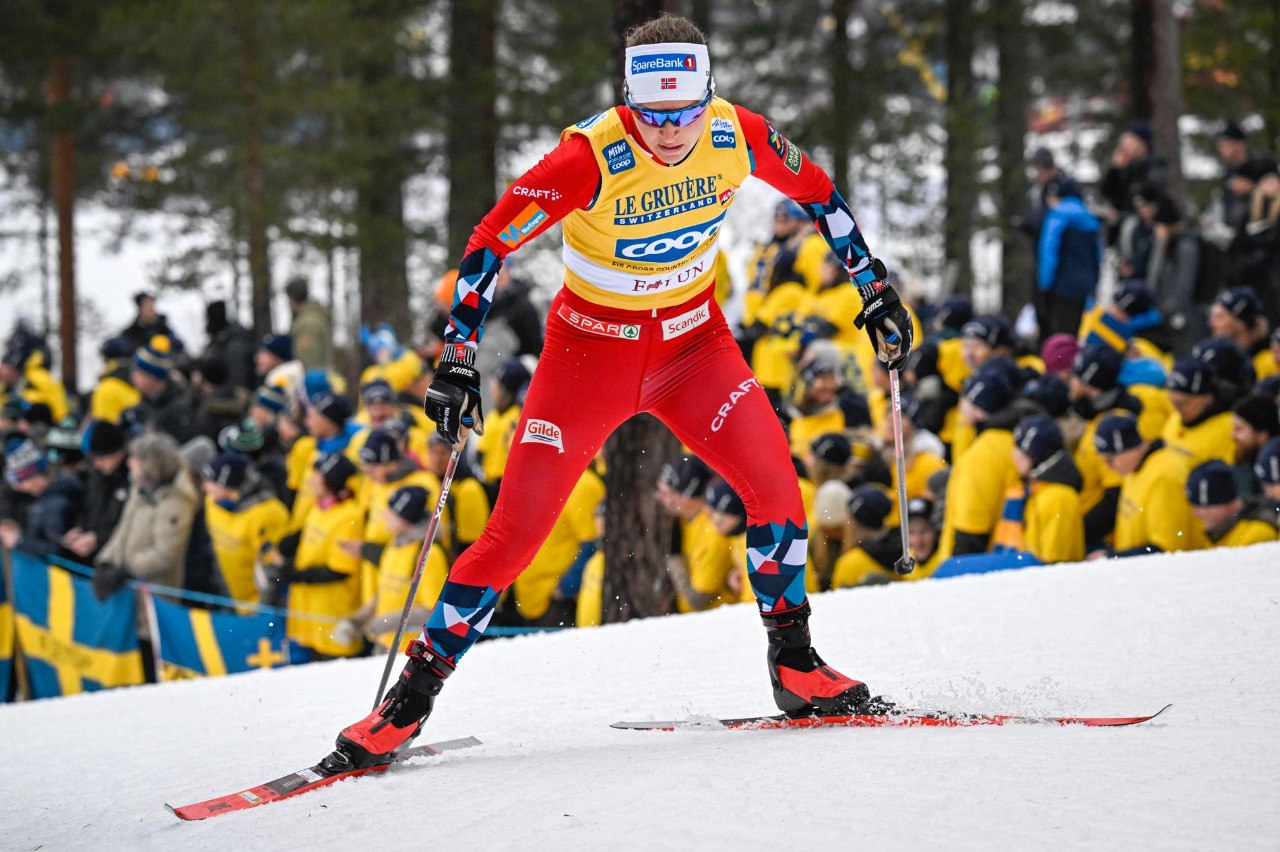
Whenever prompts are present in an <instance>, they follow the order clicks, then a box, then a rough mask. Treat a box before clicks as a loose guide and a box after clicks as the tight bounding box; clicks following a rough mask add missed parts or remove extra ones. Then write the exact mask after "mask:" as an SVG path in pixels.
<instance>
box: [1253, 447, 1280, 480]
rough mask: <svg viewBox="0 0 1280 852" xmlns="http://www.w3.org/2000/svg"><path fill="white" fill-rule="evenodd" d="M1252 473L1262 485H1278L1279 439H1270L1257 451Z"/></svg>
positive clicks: (1279, 464)
mask: <svg viewBox="0 0 1280 852" xmlns="http://www.w3.org/2000/svg"><path fill="white" fill-rule="evenodd" d="M1253 473H1254V475H1255V476H1257V477H1258V481H1259V482H1261V483H1262V484H1263V485H1280V438H1272V439H1271V440H1270V441H1267V442H1266V443H1265V444H1263V445H1262V449H1260V450H1258V457H1257V458H1256V459H1254V461H1253Z"/></svg>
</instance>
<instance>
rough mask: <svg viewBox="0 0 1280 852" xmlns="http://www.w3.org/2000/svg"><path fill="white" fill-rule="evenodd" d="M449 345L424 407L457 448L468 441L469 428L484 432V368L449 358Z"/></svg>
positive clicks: (441, 432)
mask: <svg viewBox="0 0 1280 852" xmlns="http://www.w3.org/2000/svg"><path fill="white" fill-rule="evenodd" d="M448 352H449V347H448V346H447V345H446V347H445V353H446V354H445V355H442V356H441V358H440V365H439V366H438V367H437V368H436V375H435V378H434V379H432V380H431V384H430V385H429V386H428V387H427V397H426V399H424V400H423V402H422V407H423V408H424V409H425V410H426V412H427V417H430V418H431V420H432V421H433V422H434V423H435V424H436V431H437V432H439V433H440V434H441V435H442V436H443V437H444V439H445V440H446V441H448V442H449V443H450V444H451V445H453V446H454V447H458V446H459V445H460V444H463V443H465V442H466V439H467V433H468V431H472V432H475V433H476V434H477V435H483V434H484V410H483V409H482V408H481V405H480V371H479V370H477V369H476V368H475V367H472V366H471V365H470V364H467V363H464V362H462V361H453V360H448V359H447V355H448Z"/></svg>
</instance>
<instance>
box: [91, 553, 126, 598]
mask: <svg viewBox="0 0 1280 852" xmlns="http://www.w3.org/2000/svg"><path fill="white" fill-rule="evenodd" d="M128 579H129V572H128V571H126V570H125V569H124V568H122V567H121V566H119V565H111V564H108V563H105V562H102V563H99V564H98V566H97V567H96V568H94V571H93V580H92V583H93V596H94V597H95V598H97V599H98V600H100V601H105V600H106V599H107V598H109V597H111V596H112V595H114V594H115V593H116V592H118V591H120V589H121V588H123V587H124V584H125V581H126V580H128Z"/></svg>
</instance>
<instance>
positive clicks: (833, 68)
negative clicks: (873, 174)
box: [827, 0, 858, 203]
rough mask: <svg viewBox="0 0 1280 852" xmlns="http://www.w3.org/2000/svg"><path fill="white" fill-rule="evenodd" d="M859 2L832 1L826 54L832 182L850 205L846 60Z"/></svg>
mask: <svg viewBox="0 0 1280 852" xmlns="http://www.w3.org/2000/svg"><path fill="white" fill-rule="evenodd" d="M857 6H858V0H832V3H831V18H832V29H831V46H830V47H829V48H828V51H827V59H828V66H829V67H828V75H829V78H830V81H831V121H830V122H829V127H828V133H829V138H828V142H829V143H830V145H831V163H832V171H831V180H832V182H833V183H835V185H836V189H838V190H839V191H840V192H842V193H843V194H844V195H845V196H846V198H847V200H849V202H850V203H852V199H853V187H852V186H851V185H850V178H849V175H850V171H851V168H850V161H851V159H852V156H853V153H852V150H851V149H852V148H853V124H854V121H855V120H856V115H855V112H856V107H855V106H854V88H853V87H854V69H853V62H852V60H851V58H850V56H849V19H850V18H852V17H853V13H854V10H855V9H856V8H857Z"/></svg>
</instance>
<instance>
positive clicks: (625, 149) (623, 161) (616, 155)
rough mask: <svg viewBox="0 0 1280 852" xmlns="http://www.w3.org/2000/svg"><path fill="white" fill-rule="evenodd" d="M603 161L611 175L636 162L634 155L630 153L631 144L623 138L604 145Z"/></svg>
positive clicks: (624, 169)
mask: <svg viewBox="0 0 1280 852" xmlns="http://www.w3.org/2000/svg"><path fill="white" fill-rule="evenodd" d="M604 161H605V164H606V165H608V166H609V174H611V175H616V174H617V173H618V172H625V171H626V170H627V169H629V168H631V167H632V166H634V165H635V164H636V158H635V155H634V154H632V153H631V146H630V145H628V144H627V142H626V140H625V139H623V140H620V141H618V142H614V143H613V144H612V145H606V146H605V147H604Z"/></svg>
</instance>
